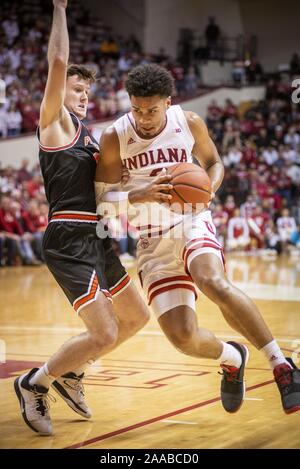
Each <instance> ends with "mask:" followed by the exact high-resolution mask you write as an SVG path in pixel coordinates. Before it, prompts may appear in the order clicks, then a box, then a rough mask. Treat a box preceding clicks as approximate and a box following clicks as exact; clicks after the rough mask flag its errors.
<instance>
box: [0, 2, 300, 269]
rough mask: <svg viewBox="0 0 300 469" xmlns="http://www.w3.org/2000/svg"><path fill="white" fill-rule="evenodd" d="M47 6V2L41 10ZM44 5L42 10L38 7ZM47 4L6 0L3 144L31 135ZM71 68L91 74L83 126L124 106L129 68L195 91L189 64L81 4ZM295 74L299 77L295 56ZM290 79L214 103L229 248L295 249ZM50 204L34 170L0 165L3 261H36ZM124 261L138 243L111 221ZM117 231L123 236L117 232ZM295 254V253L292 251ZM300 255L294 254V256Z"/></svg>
mask: <svg viewBox="0 0 300 469" xmlns="http://www.w3.org/2000/svg"><path fill="white" fill-rule="evenodd" d="M47 5H48V6H47ZM41 9H43V11H42V10H41ZM51 13H52V5H51V2H49V4H48V2H47V4H45V5H44V4H43V5H42V4H41V2H39V1H38V0H24V2H23V3H22V4H20V3H19V2H18V3H17V2H14V1H8V0H4V1H3V2H2V4H1V11H0V19H1V23H2V25H3V29H2V31H0V79H1V78H2V80H4V81H5V84H6V100H5V102H3V103H2V104H1V100H0V138H1V136H4V137H5V136H13V135H19V134H20V133H21V132H30V131H35V129H36V126H37V122H38V117H39V106H40V102H41V99H42V96H43V91H44V86H45V80H46V76H47V61H46V60H45V57H46V54H47V43H48V36H49V32H50V24H51V19H50V18H51ZM68 25H69V31H70V39H71V41H70V42H71V57H70V59H71V62H79V63H85V64H88V65H89V66H90V67H93V68H95V70H96V71H97V73H98V76H99V80H98V82H97V83H96V84H95V85H94V86H93V87H92V93H91V99H90V105H89V110H88V120H89V121H94V120H99V119H107V118H110V117H115V116H118V115H121V114H122V113H124V112H126V111H127V110H128V108H129V106H130V103H129V101H128V96H127V93H126V91H125V89H124V80H125V77H126V74H127V73H128V71H129V70H130V69H131V67H133V66H135V65H137V64H140V63H145V62H153V61H156V62H158V63H160V64H161V65H164V66H166V67H167V68H168V69H169V70H171V72H172V74H173V76H174V78H175V84H176V95H177V97H178V96H179V97H182V98H183V97H191V96H194V95H196V94H197V92H198V91H199V80H198V76H197V74H196V71H195V69H194V67H193V66H190V67H188V68H186V69H185V68H184V67H183V66H182V65H180V64H179V63H177V62H174V61H172V60H171V59H170V58H169V57H168V56H167V54H166V53H165V51H164V50H163V49H161V50H160V51H159V52H158V54H157V55H156V56H155V57H154V56H150V55H147V54H145V53H144V52H143V51H142V49H141V46H140V44H139V42H138V40H137V39H136V38H135V37H134V36H130V37H128V38H123V37H121V36H119V35H116V34H114V33H113V32H112V30H111V28H109V27H107V26H106V25H104V24H103V22H102V21H101V20H100V19H99V18H96V17H91V16H90V14H89V12H88V11H87V10H86V9H85V8H84V6H83V5H82V3H80V0H73V2H72V9H70V11H69V13H68ZM291 70H293V71H294V72H295V71H297V73H298V72H299V71H300V59H299V57H298V56H297V54H295V55H294V56H293V58H292V61H291ZM292 91H293V90H292V89H291V88H290V84H289V82H285V81H284V80H280V79H279V80H275V79H270V80H269V81H268V82H267V84H266V96H265V99H264V100H262V101H260V102H248V103H242V104H241V105H240V106H239V107H237V106H235V105H234V104H233V103H232V102H231V101H230V99H227V101H226V103H225V105H224V106H223V107H221V106H219V105H218V104H217V103H216V102H215V101H211V103H210V104H209V106H208V109H207V116H206V122H207V125H208V128H209V131H210V134H211V137H212V139H213V140H214V142H215V143H216V146H217V148H218V151H219V154H220V155H221V156H222V158H223V162H224V165H225V167H226V171H225V180H224V182H223V185H222V187H221V189H220V190H219V191H218V193H217V196H216V197H215V199H214V201H213V203H212V205H211V208H212V210H213V217H214V222H215V224H216V227H217V230H218V233H219V237H220V238H221V240H222V242H223V244H224V247H225V250H227V251H239V250H241V251H244V252H245V251H249V252H253V251H255V250H257V249H264V250H267V251H268V252H270V253H281V252H285V251H291V249H295V250H297V249H298V250H299V249H300V231H299V225H300V108H299V104H297V103H293V102H292V100H291V95H292ZM47 222H48V206H47V201H46V198H45V193H44V187H43V181H42V177H41V174H40V169H39V167H38V166H37V167H34V168H30V169H29V164H28V161H27V160H24V161H23V163H22V166H21V168H19V169H18V170H16V169H13V168H12V167H5V168H3V167H1V166H0V265H8V266H10V265H39V264H40V263H41V262H43V256H42V238H43V232H44V231H45V228H46V226H47ZM110 230H111V232H112V234H114V233H118V236H117V237H115V238H116V239H115V247H116V249H117V251H118V253H119V254H120V256H121V258H122V259H123V260H126V259H132V258H133V257H134V255H135V246H136V242H137V239H138V235H137V233H136V231H135V230H134V229H133V228H132V227H129V226H128V223H127V219H126V218H125V217H119V218H118V219H116V220H114V221H112V222H111V224H110ZM120 233H121V236H120ZM295 252H296V251H295ZM299 252H300V251H299Z"/></svg>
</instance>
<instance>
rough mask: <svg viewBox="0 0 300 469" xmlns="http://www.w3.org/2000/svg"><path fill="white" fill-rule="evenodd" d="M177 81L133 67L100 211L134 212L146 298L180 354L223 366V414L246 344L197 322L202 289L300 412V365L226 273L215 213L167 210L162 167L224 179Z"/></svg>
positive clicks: (105, 140) (109, 150)
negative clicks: (177, 97)
mask: <svg viewBox="0 0 300 469" xmlns="http://www.w3.org/2000/svg"><path fill="white" fill-rule="evenodd" d="M172 86H173V81H172V77H171V75H170V74H169V73H168V72H167V71H166V70H165V69H163V68H161V67H159V66H156V65H142V66H139V67H136V68H135V69H133V70H132V71H131V73H129V76H128V79H127V82H126V89H127V91H128V93H129V96H130V99H131V105H132V111H131V112H130V113H128V114H126V115H124V116H123V117H121V118H119V119H118V120H117V121H116V122H115V123H114V124H113V125H112V126H110V127H108V128H107V129H106V130H105V131H104V133H103V135H102V137H101V142H100V148H101V156H100V159H99V163H98V167H97V171H96V184H95V187H96V196H97V203H98V210H99V211H100V212H101V213H102V214H103V212H104V211H105V213H106V214H108V216H111V215H116V214H119V213H120V212H122V211H126V210H127V211H128V216H129V221H130V222H131V223H132V224H134V225H135V226H137V228H138V229H139V230H140V234H141V239H140V241H139V243H138V246H137V264H138V273H139V276H140V280H141V283H142V286H143V289H144V291H145V293H146V294H147V296H148V302H149V304H151V306H152V307H153V310H154V312H155V314H156V316H157V319H158V322H159V324H160V326H161V328H162V330H163V331H164V333H165V335H166V336H167V338H168V339H169V340H170V341H171V343H172V344H173V345H174V346H175V347H176V348H177V349H178V350H180V351H181V352H183V353H185V354H187V355H190V356H193V357H199V358H210V359H213V360H218V361H219V362H220V364H221V368H222V371H223V378H222V383H221V400H222V404H223V407H224V408H225V410H226V411H228V412H236V411H237V410H238V409H239V408H240V406H241V404H242V401H243V397H244V368H245V365H246V363H247V360H248V350H247V348H246V347H245V346H244V345H241V344H238V343H236V342H228V343H225V342H223V341H221V340H219V339H217V338H216V337H215V335H214V334H213V333H212V332H210V331H208V330H206V329H203V328H201V327H199V326H198V323H197V317H196V314H195V297H196V290H195V285H197V287H198V288H199V289H200V290H201V292H202V293H203V294H204V295H206V296H207V297H208V298H209V299H210V300H212V301H213V302H214V303H216V304H217V305H218V306H219V308H220V310H221V312H222V314H223V316H224V318H225V319H226V321H227V322H228V323H229V324H230V325H231V327H232V328H233V329H235V330H236V331H238V332H239V333H240V334H242V335H243V336H244V337H246V338H247V339H248V340H249V342H250V343H251V344H253V345H254V346H255V347H256V348H257V349H259V350H261V351H262V352H263V353H264V354H265V356H266V358H267V360H268V361H269V363H270V365H271V367H272V369H273V372H274V376H275V379H276V382H277V385H278V388H279V391H280V393H281V398H282V404H283V408H284V411H285V412H286V413H292V412H295V411H297V410H300V371H299V370H298V369H297V368H296V366H295V365H294V363H293V362H292V360H291V359H289V358H288V359H286V358H285V357H284V355H283V353H282V352H281V350H280V348H279V346H278V345H277V343H276V341H275V340H274V339H273V337H272V335H271V333H270V331H269V329H268V327H267V326H266V324H265V322H264V320H263V318H262V316H261V315H260V313H259V311H258V309H257V307H256V306H255V304H254V303H253V302H252V301H251V299H250V298H248V297H247V296H246V295H245V294H244V293H243V292H241V291H240V290H238V289H237V288H236V287H235V286H234V285H232V284H231V283H230V282H229V280H228V279H227V277H226V275H225V273H224V265H223V256H222V247H221V245H220V243H219V242H218V240H217V238H216V233H215V228H214V225H213V222H212V219H211V213H210V211H209V209H208V208H207V207H206V210H205V209H204V210H202V211H200V212H198V213H189V214H185V215H181V214H178V213H175V212H174V211H172V210H170V208H169V206H168V202H169V201H170V199H171V195H170V194H169V191H170V189H171V188H172V180H171V177H170V176H167V175H166V174H165V172H161V171H165V169H164V168H168V167H170V166H172V165H174V164H178V163H180V162H192V161H193V159H192V155H193V156H194V157H195V158H197V159H198V161H199V163H200V165H201V166H202V167H203V168H204V169H205V170H206V172H207V173H208V175H209V177H210V179H211V184H212V188H213V192H216V191H217V190H218V188H219V187H220V185H221V183H222V180H223V175H224V168H223V164H222V161H221V159H220V157H219V155H218V153H217V150H216V147H215V145H214V143H213V142H212V140H211V139H210V137H209V134H208V131H207V128H206V125H205V123H204V122H203V120H202V119H201V118H200V117H199V116H198V115H197V114H195V113H194V112H186V111H183V110H182V109H181V107H180V106H172V105H171V97H170V96H171V94H172ZM124 167H125V168H126V170H127V171H128V172H129V175H130V177H129V179H128V181H127V183H126V184H125V185H123V187H122V185H120V184H118V183H119V181H120V180H121V177H122V169H123V168H124ZM116 191H117V192H116ZM99 202H101V203H99ZM105 202H107V203H106V204H105Z"/></svg>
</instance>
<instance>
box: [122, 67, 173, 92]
mask: <svg viewBox="0 0 300 469" xmlns="http://www.w3.org/2000/svg"><path fill="white" fill-rule="evenodd" d="M125 86H126V90H127V92H128V94H129V96H136V97H140V98H144V97H149V96H155V95H158V96H161V97H162V98H167V97H168V96H171V95H172V92H173V89H174V80H173V77H172V75H171V74H170V73H169V72H168V71H167V70H166V69H165V68H163V67H160V66H159V65H156V64H147V65H139V66H138V67H135V68H134V69H132V70H131V72H130V73H129V74H128V78H127V80H126V83H125Z"/></svg>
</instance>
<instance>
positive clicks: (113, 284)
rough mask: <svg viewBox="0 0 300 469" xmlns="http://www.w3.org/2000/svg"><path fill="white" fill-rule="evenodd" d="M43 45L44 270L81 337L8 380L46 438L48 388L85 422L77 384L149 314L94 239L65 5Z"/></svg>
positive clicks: (91, 167)
mask: <svg viewBox="0 0 300 469" xmlns="http://www.w3.org/2000/svg"><path fill="white" fill-rule="evenodd" d="M53 5H54V12H53V23H52V30H51V35H50V39H49V46H48V62H49V72H48V79H47V84H46V90H45V95H44V98H43V102H42V105H41V113H40V123H39V130H38V137H39V144H40V153H39V157H40V164H41V168H42V173H43V177H44V183H45V190H46V195H47V199H48V202H49V205H50V211H49V225H48V227H47V230H46V232H45V236H44V241H43V248H44V256H45V259H46V263H47V265H48V267H49V269H50V271H51V272H52V274H53V276H54V277H55V279H56V281H57V282H58V284H59V285H60V286H61V288H62V289H63V291H64V293H65V294H66V296H67V298H68V300H69V301H70V303H71V305H72V306H73V308H74V309H75V311H76V312H77V313H78V314H79V316H80V318H81V319H82V321H83V322H84V324H85V327H86V332H84V333H82V334H80V335H78V336H76V337H73V338H71V339H70V340H69V341H67V342H66V343H65V344H63V346H62V347H61V348H60V349H59V350H58V351H57V352H56V353H55V354H54V355H53V356H52V357H51V358H50V359H49V360H48V361H47V363H45V364H44V365H43V366H42V367H41V368H40V369H37V368H35V369H33V370H31V371H30V372H29V373H27V374H25V375H23V376H20V377H19V378H17V379H16V380H15V391H16V394H17V396H18V399H19V401H20V405H21V411H22V416H23V418H24V420H25V422H26V424H27V425H28V426H29V427H30V428H31V429H32V430H34V431H35V432H37V433H39V434H41V435H50V434H52V424H51V420H50V416H49V412H48V408H49V405H48V402H47V393H48V390H49V387H50V386H52V387H53V388H54V389H55V390H56V391H57V392H58V394H60V396H61V397H62V398H63V399H64V400H65V401H66V403H67V404H68V405H69V406H70V407H71V408H72V409H73V410H74V411H75V412H77V413H78V414H80V415H81V416H83V417H85V418H89V417H90V416H91V412H90V410H89V408H88V407H87V405H86V403H85V401H84V394H83V387H82V377H83V375H84V370H85V368H86V367H87V366H88V364H89V363H91V362H92V361H94V360H95V359H97V358H98V357H100V356H102V355H103V354H105V353H107V352H108V351H110V350H112V349H113V348H115V347H116V346H118V345H119V344H120V343H121V342H123V341H124V340H126V339H128V338H129V337H131V336H132V335H133V334H135V333H136V332H137V331H138V330H139V329H140V328H141V327H143V326H144V325H145V323H146V322H147V320H148V310H147V307H146V305H145V304H144V302H143V300H142V299H141V297H140V296H139V294H138V292H137V290H136V288H135V286H134V285H133V283H131V281H130V278H129V276H128V274H127V273H126V271H125V270H124V268H123V266H122V265H121V263H120V261H119V259H118V258H117V257H116V256H115V254H114V252H113V250H112V247H111V244H110V239H108V238H106V239H104V240H103V239H100V238H98V237H97V235H96V222H97V216H96V204H95V193H94V177H95V170H96V161H97V158H98V145H97V142H96V141H95V140H94V139H93V137H92V136H91V135H90V133H89V132H88V130H87V128H86V127H85V125H84V124H83V123H82V121H81V120H82V119H84V118H85V116H86V112H87V105H88V94H89V90H90V86H91V84H92V83H93V81H94V80H95V77H94V74H93V73H92V72H91V71H89V70H88V69H86V68H85V67H83V66H78V65H73V66H70V67H69V68H68V66H67V64H68V58H69V38H68V30H67V21H66V7H67V0H53Z"/></svg>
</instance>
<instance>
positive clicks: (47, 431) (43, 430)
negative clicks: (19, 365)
mask: <svg viewBox="0 0 300 469" xmlns="http://www.w3.org/2000/svg"><path fill="white" fill-rule="evenodd" d="M36 371H38V368H33V369H32V370H31V371H30V372H29V373H26V374H24V375H22V376H19V377H18V378H16V379H15V382H14V387H15V392H16V394H17V398H18V400H19V403H20V407H21V412H22V417H23V419H24V421H25V423H26V424H27V425H28V427H29V428H31V430H33V431H34V432H37V433H39V434H40V435H45V436H46V435H52V423H51V419H50V416H49V397H50V396H49V395H48V389H47V388H44V387H43V386H39V385H33V386H32V385H31V384H29V380H30V379H31V378H32V376H33V375H34V373H36ZM50 399H51V397H50Z"/></svg>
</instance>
